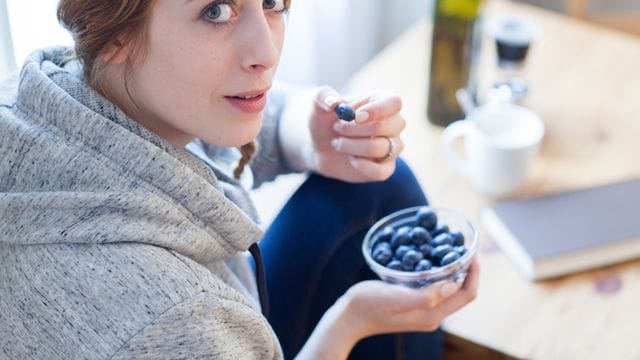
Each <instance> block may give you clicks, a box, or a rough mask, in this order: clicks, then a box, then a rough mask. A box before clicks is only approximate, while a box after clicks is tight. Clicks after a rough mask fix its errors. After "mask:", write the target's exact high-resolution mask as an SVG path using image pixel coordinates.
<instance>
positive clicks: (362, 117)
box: [356, 111, 369, 123]
mask: <svg viewBox="0 0 640 360" xmlns="http://www.w3.org/2000/svg"><path fill="white" fill-rule="evenodd" d="M367 119H369V113H368V112H366V111H356V122H357V123H361V122H363V121H367Z"/></svg>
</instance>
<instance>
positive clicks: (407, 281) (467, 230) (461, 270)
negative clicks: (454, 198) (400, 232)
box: [362, 206, 479, 288]
mask: <svg viewBox="0 0 640 360" xmlns="http://www.w3.org/2000/svg"><path fill="white" fill-rule="evenodd" d="M422 207H423V206H416V207H412V208H407V209H402V210H398V211H396V212H394V213H392V214H389V215H387V216H385V217H384V218H382V219H380V220H378V221H377V222H376V223H375V224H373V226H372V227H371V228H370V229H369V231H368V232H367V234H366V235H365V237H364V241H363V242H362V254H363V255H364V258H365V260H366V262H367V264H368V265H369V267H370V268H371V270H372V271H373V272H374V273H376V274H377V275H378V276H379V277H380V279H382V280H383V281H386V282H389V283H393V284H400V285H404V286H408V287H411V288H420V287H424V286H427V285H429V284H433V283H435V282H438V281H442V280H452V281H454V282H462V281H464V279H465V277H466V276H467V270H468V269H469V265H470V264H471V259H472V258H473V256H474V255H475V254H476V252H477V251H478V237H479V235H478V231H477V230H476V228H475V226H473V224H472V223H471V221H469V220H468V219H467V218H466V217H464V216H463V215H461V214H459V213H457V212H455V211H453V210H449V209H444V208H435V207H430V208H431V210H433V211H434V212H435V213H436V215H437V217H438V225H447V226H449V229H450V231H456V230H457V231H460V232H461V233H462V234H463V235H464V246H465V247H466V248H467V251H466V252H465V253H464V254H463V255H462V256H461V257H460V258H459V259H458V260H456V261H454V262H452V263H451V264H448V265H445V266H442V267H433V268H431V269H429V270H425V271H401V270H394V269H389V268H387V267H385V266H383V265H381V264H379V263H377V262H376V261H375V260H373V258H372V257H371V248H372V245H373V244H372V241H373V238H374V235H375V234H376V233H377V232H378V231H379V230H382V229H384V228H385V227H386V226H389V225H392V226H393V227H394V228H398V227H400V226H405V225H409V226H414V225H415V221H416V213H417V212H418V210H419V209H420V208H422Z"/></svg>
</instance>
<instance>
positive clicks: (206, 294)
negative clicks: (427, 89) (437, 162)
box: [0, 0, 478, 359]
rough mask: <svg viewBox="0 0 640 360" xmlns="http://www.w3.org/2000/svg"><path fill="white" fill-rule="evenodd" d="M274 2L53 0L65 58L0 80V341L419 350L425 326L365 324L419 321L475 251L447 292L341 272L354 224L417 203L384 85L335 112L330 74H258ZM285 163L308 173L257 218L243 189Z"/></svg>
mask: <svg viewBox="0 0 640 360" xmlns="http://www.w3.org/2000/svg"><path fill="white" fill-rule="evenodd" d="M288 7H289V2H288V1H283V0H272V1H268V0H265V1H258V0H220V1H213V2H211V1H210V0H207V1H204V0H186V1H175V0H154V1H143V0H121V1H101V0H62V1H60V3H59V8H58V17H59V20H60V21H61V23H62V24H63V25H64V26H66V27H67V28H68V29H69V30H70V31H71V33H72V34H73V36H74V38H75V41H76V46H75V53H76V55H77V58H78V60H76V59H74V58H73V57H70V56H69V51H68V49H64V48H50V49H44V50H41V51H38V52H35V53H34V54H32V55H31V56H30V58H29V59H28V60H27V61H26V63H25V65H24V67H23V68H22V70H21V73H20V75H19V77H14V78H13V79H10V80H9V81H7V82H5V83H4V84H2V87H0V89H2V91H0V94H1V97H0V136H1V138H2V142H1V143H0V153H2V155H3V162H2V164H1V165H0V234H2V236H1V237H0V256H1V257H2V262H0V274H2V282H0V309H1V311H0V339H1V340H0V345H1V346H0V355H1V356H0V357H2V358H10V359H14V358H15V359H24V358H29V359H56V358H73V359H75V358H91V359H100V358H108V359H121V358H140V357H144V358H152V359H159V358H168V359H176V358H187V359H192V358H221V359H271V358H281V357H283V355H284V356H285V357H287V358H290V357H294V356H298V357H299V358H301V359H307V358H325V359H341V358H346V357H347V356H349V354H351V357H353V358H356V357H361V358H376V357H381V358H389V357H398V358H400V357H403V356H405V355H406V356H407V357H409V356H410V355H411V353H412V352H415V353H414V355H417V356H420V358H425V356H427V357H428V356H436V357H437V356H438V354H439V351H440V349H439V343H438V341H439V337H438V336H439V333H438V332H431V333H420V334H404V335H401V336H400V335H386V336H383V337H373V338H370V337H371V336H373V335H379V334H389V333H406V332H409V331H417V332H430V331H434V330H436V329H437V327H438V325H439V323H440V321H441V320H442V319H443V318H444V317H445V316H447V315H448V314H450V313H452V312H454V311H456V310H457V309H459V308H460V307H462V306H463V305H465V304H466V303H468V302H469V301H470V300H472V299H473V297H474V296H475V291H476V282H477V276H478V273H477V265H476V264H475V263H474V265H473V266H472V268H471V270H470V274H469V276H468V278H467V280H466V282H465V284H464V285H463V286H462V288H459V286H458V285H455V284H452V283H445V284H438V285H435V286H431V287H429V288H426V289H422V290H411V289H407V288H403V287H400V286H395V285H389V284H385V283H382V282H380V281H377V280H369V281H361V280H364V279H368V278H373V274H371V273H370V272H369V271H366V265H365V264H364V262H363V260H362V258H361V255H360V254H359V244H360V241H361V239H362V235H363V234H364V232H365V231H366V229H367V228H368V227H369V226H370V225H371V224H372V223H373V222H374V221H375V220H376V219H378V218H380V217H381V216H383V215H385V214H387V213H389V212H391V211H394V210H397V209H399V208H402V207H407V206H413V205H420V204H426V199H425V198H424V195H423V194H422V193H421V191H420V188H419V186H418V184H417V182H416V181H415V178H414V177H413V175H412V174H411V172H410V171H409V170H408V168H407V167H406V165H404V163H402V162H401V161H399V160H397V157H398V153H399V152H400V151H401V150H402V147H403V144H402V141H401V140H400V138H399V137H398V135H399V133H400V132H401V130H402V129H403V127H404V125H405V123H404V119H402V117H401V116H400V115H399V111H400V109H401V102H400V99H398V98H397V97H396V96H393V95H389V94H385V93H374V94H370V95H368V96H365V97H362V98H356V99H353V100H352V101H350V102H349V103H350V104H351V105H352V106H354V107H355V108H356V109H357V113H356V121H355V122H354V123H346V122H343V121H340V120H338V119H337V118H336V116H335V114H334V113H333V109H334V108H335V106H336V105H337V103H338V102H339V101H341V100H340V98H339V97H338V96H337V94H335V92H333V91H331V90H330V89H326V88H324V89H320V90H318V91H316V93H317V94H315V95H314V96H315V101H311V99H309V98H308V97H307V95H306V94H307V93H305V92H302V93H300V92H286V91H279V90H276V89H273V90H271V87H272V80H273V75H274V72H275V70H276V67H277V64H278V60H279V57H280V51H281V48H282V42H283V34H284V23H285V21H284V14H285V13H286V12H287V10H288ZM267 97H268V98H269V101H268V106H267ZM305 99H307V100H309V102H308V104H309V106H307V108H308V109H307V110H308V111H307V112H306V113H304V112H302V113H298V112H291V111H289V110H287V111H284V109H285V107H284V105H285V104H286V105H287V109H292V108H299V107H300V105H299V104H305V102H304V100H305ZM295 104H298V105H296V106H293V105H295ZM303 107H304V106H303ZM301 114H306V115H301ZM256 138H257V140H256ZM254 140H256V141H254ZM256 143H257V145H258V146H257V152H256V153H255V156H252V155H253V153H254V152H255V151H256V146H255V144H256ZM237 147H239V148H240V151H238V150H237V149H236V148H237ZM249 161H251V162H250V164H249ZM236 164H237V166H236ZM247 164H249V166H246V165H247ZM292 171H308V172H311V173H313V174H314V175H311V176H310V177H309V179H308V180H307V181H306V182H305V184H303V186H302V187H301V188H300V189H299V190H298V191H297V192H296V194H294V196H293V197H292V198H291V200H290V201H289V202H288V203H287V205H286V206H285V208H284V209H283V211H282V212H281V213H280V214H279V216H278V217H277V218H276V220H275V221H274V223H273V224H272V225H271V227H270V228H269V229H268V231H267V232H266V234H264V233H263V231H262V230H261V229H260V227H259V226H258V225H257V216H256V213H255V210H254V208H253V206H252V205H251V201H250V199H249V196H248V193H247V190H246V189H247V188H248V187H250V186H254V187H257V186H259V185H260V184H261V183H263V182H265V181H268V180H271V179H273V178H274V177H275V176H277V175H278V174H282V173H286V172H292ZM252 182H253V184H251V183H252ZM260 239H262V240H261V247H262V248H263V251H264V264H263V261H262V260H263V257H262V256H261V255H260V251H259V248H258V247H257V245H256V242H257V241H258V240H260ZM247 250H249V251H250V253H251V255H252V258H253V260H255V263H254V266H255V273H256V274H255V275H256V276H257V278H258V281H256V278H255V277H254V273H253V272H252V271H251V267H250V264H249V261H247V256H246V251H247ZM265 268H266V278H267V280H268V283H269V286H270V288H269V293H268V294H269V295H268V297H267V292H266V288H265V283H264V281H263V280H264V277H265V273H264V269H265ZM268 303H271V304H272V311H271V313H270V314H269V315H268V318H267V314H266V310H267V309H266V307H267V304H268ZM261 311H262V312H265V315H263V314H261ZM276 334H277V335H276ZM365 338H368V339H366V340H364V341H361V340H363V339H365ZM357 343H358V345H357V346H356V344H357ZM403 354H404V355H403Z"/></svg>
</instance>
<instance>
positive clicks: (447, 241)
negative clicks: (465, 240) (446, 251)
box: [431, 233, 453, 247]
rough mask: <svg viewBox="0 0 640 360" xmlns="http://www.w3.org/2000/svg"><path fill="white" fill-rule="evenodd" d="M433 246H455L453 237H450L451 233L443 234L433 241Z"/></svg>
mask: <svg viewBox="0 0 640 360" xmlns="http://www.w3.org/2000/svg"><path fill="white" fill-rule="evenodd" d="M431 245H433V247H438V246H440V245H452V246H453V238H452V237H451V235H449V233H442V234H440V235H438V236H436V237H435V238H433V240H431Z"/></svg>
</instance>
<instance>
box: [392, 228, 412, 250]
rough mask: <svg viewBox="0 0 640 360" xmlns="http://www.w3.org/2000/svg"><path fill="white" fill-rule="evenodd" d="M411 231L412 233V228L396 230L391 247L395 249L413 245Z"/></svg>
mask: <svg viewBox="0 0 640 360" xmlns="http://www.w3.org/2000/svg"><path fill="white" fill-rule="evenodd" d="M409 231H411V227H409V226H403V227H401V228H399V229H398V230H396V231H395V232H394V233H393V236H391V247H393V248H394V249H395V248H397V247H398V246H400V245H409V244H411V237H410V236H409Z"/></svg>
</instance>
